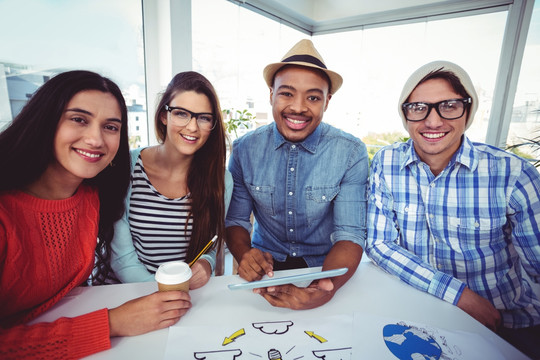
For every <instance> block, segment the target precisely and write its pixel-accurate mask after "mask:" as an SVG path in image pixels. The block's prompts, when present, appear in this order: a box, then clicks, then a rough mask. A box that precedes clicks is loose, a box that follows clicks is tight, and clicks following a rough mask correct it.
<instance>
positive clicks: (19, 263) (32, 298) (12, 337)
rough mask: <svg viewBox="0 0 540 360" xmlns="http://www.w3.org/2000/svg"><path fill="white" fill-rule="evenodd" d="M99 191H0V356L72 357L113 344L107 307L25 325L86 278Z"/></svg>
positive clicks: (91, 257) (91, 258)
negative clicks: (52, 195)
mask: <svg viewBox="0 0 540 360" xmlns="http://www.w3.org/2000/svg"><path fill="white" fill-rule="evenodd" d="M98 218H99V197H98V193H97V191H96V190H94V189H91V188H89V187H87V186H81V187H80V188H79V190H78V191H77V193H76V194H75V195H74V196H72V197H71V198H69V199H65V200H43V199H38V198H35V197H33V196H30V195H28V194H25V193H23V192H20V191H10V192H3V193H0V325H1V326H0V359H10V358H13V359H33V358H46V359H52V358H58V359H76V358H81V357H84V356H87V355H90V354H93V353H95V352H98V351H102V350H105V349H109V348H110V339H109V317H108V311H107V309H102V310H98V311H95V312H93V313H90V314H86V315H82V316H78V317H75V318H61V319H58V320H57V321H55V322H52V323H39V324H35V325H31V326H27V325H24V324H25V323H27V322H28V321H30V320H32V319H34V318H35V317H37V316H38V315H40V314H42V313H43V312H44V311H46V310H48V309H49V308H50V307H51V306H53V305H54V304H56V303H57V302H58V301H59V300H60V299H62V298H63V297H64V296H65V295H66V294H67V293H68V292H69V291H71V290H72V289H73V288H74V287H76V286H78V285H80V284H82V283H84V281H85V280H86V279H87V278H88V276H89V275H90V273H91V271H92V268H93V265H94V251H95V247H96V241H97V229H98Z"/></svg>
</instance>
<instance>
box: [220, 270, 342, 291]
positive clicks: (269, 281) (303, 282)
mask: <svg viewBox="0 0 540 360" xmlns="http://www.w3.org/2000/svg"><path fill="white" fill-rule="evenodd" d="M311 270H313V269H311ZM347 270H348V269H347V268H339V269H334V270H325V271H317V270H316V271H315V272H309V273H307V274H298V275H289V276H279V275H275V276H274V277H271V278H269V277H267V278H265V279H263V280H258V281H251V282H246V283H241V284H230V285H229V289H231V290H240V289H257V288H263V287H268V286H277V285H284V284H293V285H295V286H297V287H307V286H309V284H311V282H312V281H313V280H317V279H324V278H329V277H334V276H340V275H343V274H345V273H346V272H347Z"/></svg>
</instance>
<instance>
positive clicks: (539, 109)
mask: <svg viewBox="0 0 540 360" xmlns="http://www.w3.org/2000/svg"><path fill="white" fill-rule="evenodd" d="M538 59H540V4H539V3H538V2H536V3H535V4H534V9H533V13H532V18H531V24H530V27H529V33H528V36H527V42H526V45H525V52H524V54H523V61H522V63H521V72H520V74H519V81H518V86H517V91H516V97H515V99H514V107H513V111H512V121H511V123H510V129H509V131H508V137H507V145H509V146H510V145H517V144H523V143H525V142H527V141H528V140H536V142H537V145H536V146H519V147H517V148H515V149H513V151H514V152H515V153H516V154H518V155H520V156H523V157H525V158H530V159H540V77H539V74H540V62H539V61H538Z"/></svg>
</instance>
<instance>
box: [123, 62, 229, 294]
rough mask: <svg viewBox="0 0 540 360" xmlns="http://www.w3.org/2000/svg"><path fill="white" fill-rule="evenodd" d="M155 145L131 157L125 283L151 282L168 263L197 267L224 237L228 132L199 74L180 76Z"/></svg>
mask: <svg viewBox="0 0 540 360" xmlns="http://www.w3.org/2000/svg"><path fill="white" fill-rule="evenodd" d="M154 121H155V128H156V134H157V137H158V140H159V142H160V144H159V145H157V146H152V147H147V148H145V149H137V150H134V151H132V153H131V155H132V164H133V171H132V182H131V188H130V192H129V194H128V196H127V198H126V214H125V215H124V217H123V218H122V219H121V220H120V221H119V222H118V223H117V224H116V226H115V229H116V234H115V238H114V241H113V244H112V246H113V254H112V267H113V269H114V271H115V273H116V276H117V277H118V278H119V279H120V280H121V281H123V282H137V281H153V280H154V275H153V274H154V273H155V271H156V269H157V268H158V267H159V265H161V264H162V263H164V262H167V261H173V260H182V261H186V262H192V261H193V259H194V258H195V257H196V256H197V254H198V253H199V252H200V251H201V250H202V249H203V248H204V247H205V245H206V244H207V243H208V242H209V241H210V240H211V239H212V238H213V236H214V235H217V236H218V238H220V239H222V238H223V235H224V217H225V212H226V209H227V207H228V203H229V201H230V197H231V194H232V177H231V175H230V173H229V172H228V171H226V170H225V130H224V127H223V119H222V113H221V108H220V105H219V100H218V97H217V94H216V92H215V90H214V87H213V86H212V84H211V83H210V82H209V81H208V80H207V79H206V78H205V77H204V76H203V75H201V74H199V73H197V72H194V71H188V72H182V73H179V74H177V75H176V76H175V77H174V78H173V79H172V80H171V82H170V83H169V85H168V86H167V89H166V90H165V92H164V93H163V95H162V96H161V100H160V101H159V104H158V105H157V110H156V114H155V119H154ZM215 248H216V246H215V247H214V249H213V250H212V251H211V252H210V253H209V254H205V255H203V256H202V257H201V258H200V259H199V260H197V261H196V262H195V263H194V264H193V265H192V268H191V269H192V272H193V277H192V279H191V281H190V287H191V288H192V289H195V288H198V287H201V286H203V285H204V284H206V282H207V281H208V279H209V278H210V276H211V274H212V270H213V267H214V265H215V252H216V249H215Z"/></svg>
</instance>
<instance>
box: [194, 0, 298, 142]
mask: <svg viewBox="0 0 540 360" xmlns="http://www.w3.org/2000/svg"><path fill="white" fill-rule="evenodd" d="M208 9H212V11H208ZM192 14H193V15H192V16H193V70H194V71H198V72H200V73H201V74H203V75H204V76H206V77H207V78H208V80H210V81H211V82H212V84H213V85H214V87H215V88H216V91H217V93H218V96H219V99H220V103H221V107H222V108H223V109H229V110H232V111H230V112H231V113H232V114H235V113H236V111H240V112H242V111H244V110H249V113H251V114H252V115H253V116H255V124H250V125H249V126H250V127H251V126H259V125H263V124H266V123H268V122H271V121H273V119H272V115H271V114H272V111H271V108H270V105H269V92H268V87H267V86H266V83H265V82H264V79H263V76H262V72H263V69H264V67H265V66H266V65H268V64H270V63H272V62H278V61H279V60H281V57H282V56H283V55H284V54H285V53H286V52H287V51H288V50H289V48H290V47H292V45H294V44H295V43H296V42H297V41H299V40H300V39H303V38H306V37H308V36H307V35H305V34H303V33H301V32H299V31H297V30H294V29H291V28H290V27H288V26H286V25H282V24H280V23H278V22H276V21H273V20H270V19H268V18H266V17H263V16H262V15H259V14H256V13H254V12H252V11H250V10H246V9H244V8H242V7H240V6H238V5H235V4H233V3H230V2H228V1H224V0H197V1H193V2H192ZM208 24H212V25H211V26H208ZM247 131H248V129H243V128H240V129H239V130H238V131H237V133H236V134H235V133H233V134H231V136H232V137H233V138H235V137H236V136H240V135H242V134H244V133H245V132H247Z"/></svg>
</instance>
